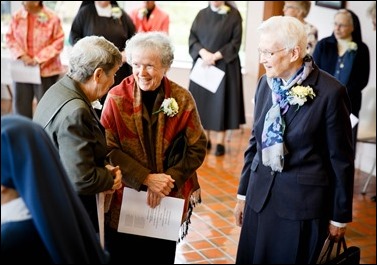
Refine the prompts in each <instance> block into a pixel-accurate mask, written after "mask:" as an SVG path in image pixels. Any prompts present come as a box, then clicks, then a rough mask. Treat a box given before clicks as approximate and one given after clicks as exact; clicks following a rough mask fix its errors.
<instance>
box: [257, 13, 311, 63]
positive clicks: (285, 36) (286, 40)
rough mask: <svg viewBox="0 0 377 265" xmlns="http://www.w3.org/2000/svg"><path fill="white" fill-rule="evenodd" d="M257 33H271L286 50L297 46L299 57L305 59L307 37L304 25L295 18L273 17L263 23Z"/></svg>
mask: <svg viewBox="0 0 377 265" xmlns="http://www.w3.org/2000/svg"><path fill="white" fill-rule="evenodd" d="M258 31H259V33H267V34H269V33H273V36H274V38H275V40H276V41H278V42H280V43H281V44H282V45H284V48H286V49H293V48H294V47H295V46H299V47H300V48H301V54H300V57H301V58H304V57H305V55H306V53H307V52H306V46H307V43H308V37H307V34H306V31H305V27H304V24H303V23H301V21H300V20H298V19H297V18H294V17H290V16H273V17H270V18H269V19H267V20H265V21H263V22H262V24H261V25H260V26H259V28H258ZM271 41H273V40H271Z"/></svg>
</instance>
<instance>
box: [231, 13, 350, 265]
mask: <svg viewBox="0 0 377 265" xmlns="http://www.w3.org/2000/svg"><path fill="white" fill-rule="evenodd" d="M259 32H260V33H261V36H260V41H259V53H260V63H261V64H263V66H264V68H265V69H266V74H265V75H263V76H262V77H261V78H260V80H259V83H258V87H257V90H256V94H255V113H254V117H255V118H254V123H253V130H252V134H251V137H250V141H249V146H248V148H247V150H246V151H245V156H244V167H243V169H242V173H241V178H240V183H239V187H238V195H237V197H238V201H237V204H236V207H235V210H234V213H235V217H236V223H237V225H239V226H241V234H240V239H239V245H238V252H237V258H236V263H238V264H313V263H316V260H317V257H318V255H319V253H320V251H321V248H322V246H323V244H324V241H325V239H326V237H327V236H328V234H330V235H331V236H332V237H334V238H335V239H336V240H337V239H339V238H340V237H342V236H344V233H345V226H346V224H347V223H349V222H351V221H352V196H353V181H354V160H353V149H352V140H351V122H350V118H349V114H350V103H349V99H348V97H347V91H346V88H345V86H344V85H342V84H341V83H340V82H339V81H337V80H336V79H335V78H334V77H332V76H331V75H329V74H327V73H326V72H324V71H322V70H320V69H319V68H318V67H317V66H316V65H315V63H314V62H313V60H312V58H311V57H310V56H309V55H307V54H306V45H307V36H306V33H305V29H304V26H303V25H302V23H301V22H300V21H299V20H297V19H295V18H293V17H288V16H286V17H281V16H277V17H271V18H270V19H268V20H266V21H264V22H263V23H262V25H261V26H260V27H259Z"/></svg>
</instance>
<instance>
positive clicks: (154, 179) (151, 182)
mask: <svg viewBox="0 0 377 265" xmlns="http://www.w3.org/2000/svg"><path fill="white" fill-rule="evenodd" d="M174 182H175V180H174V179H173V178H172V177H171V176H170V175H167V174H164V173H153V174H149V175H148V176H147V177H146V179H145V181H144V183H143V184H144V185H146V186H148V190H147V204H148V205H149V206H150V207H151V208H155V207H156V206H158V205H159V204H160V202H161V200H162V198H164V197H165V196H167V195H169V193H170V192H171V191H172V189H173V188H174Z"/></svg>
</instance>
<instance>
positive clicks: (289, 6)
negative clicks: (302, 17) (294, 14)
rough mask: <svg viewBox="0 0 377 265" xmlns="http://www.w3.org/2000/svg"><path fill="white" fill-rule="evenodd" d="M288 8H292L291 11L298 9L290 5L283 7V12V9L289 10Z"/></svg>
mask: <svg viewBox="0 0 377 265" xmlns="http://www.w3.org/2000/svg"><path fill="white" fill-rule="evenodd" d="M290 8H293V9H298V7H297V6H292V5H284V7H283V10H284V9H290Z"/></svg>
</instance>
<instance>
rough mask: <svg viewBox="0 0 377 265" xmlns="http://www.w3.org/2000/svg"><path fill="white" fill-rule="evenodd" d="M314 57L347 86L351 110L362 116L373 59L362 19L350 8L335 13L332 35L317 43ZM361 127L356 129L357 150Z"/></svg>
mask: <svg viewBox="0 0 377 265" xmlns="http://www.w3.org/2000/svg"><path fill="white" fill-rule="evenodd" d="M313 58H314V61H315V62H316V64H317V65H318V67H319V68H321V69H322V70H325V71H326V72H328V73H329V74H331V75H333V76H335V77H336V78H337V79H338V80H339V81H340V82H341V83H342V84H344V85H345V86H346V87H347V92H348V96H349V98H350V101H351V112H352V114H353V115H355V116H356V117H359V111H360V108H361V101H362V90H363V89H364V88H365V87H366V86H367V84H368V80H369V70H370V62H369V60H370V58H369V49H368V46H367V45H366V44H365V43H364V42H363V41H362V38H361V27H360V22H359V18H358V17H357V16H356V15H355V13H354V12H352V11H351V10H347V9H341V10H339V11H338V12H337V13H336V14H335V16H334V31H333V33H332V34H331V36H329V37H326V38H323V39H322V40H320V41H319V42H318V43H317V46H316V48H315V50H314V53H313ZM357 128H358V126H357V125H356V126H354V127H353V129H352V134H353V142H354V148H355V153H356V139H357Z"/></svg>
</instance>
